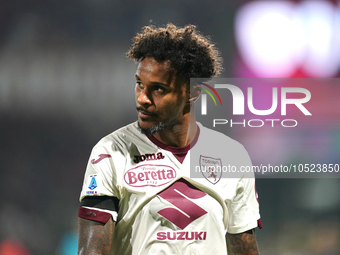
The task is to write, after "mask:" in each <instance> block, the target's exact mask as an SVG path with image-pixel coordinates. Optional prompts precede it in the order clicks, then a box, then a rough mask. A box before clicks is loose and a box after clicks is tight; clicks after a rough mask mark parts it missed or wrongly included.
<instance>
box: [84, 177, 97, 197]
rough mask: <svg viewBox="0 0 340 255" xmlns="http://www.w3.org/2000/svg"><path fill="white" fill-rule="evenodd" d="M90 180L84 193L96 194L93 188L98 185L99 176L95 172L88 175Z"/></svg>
mask: <svg viewBox="0 0 340 255" xmlns="http://www.w3.org/2000/svg"><path fill="white" fill-rule="evenodd" d="M89 179H90V182H89V185H88V186H87V188H88V189H89V190H87V191H86V195H92V196H96V195H97V191H96V190H95V189H96V188H97V187H98V181H99V176H98V175H97V174H93V175H90V178H89Z"/></svg>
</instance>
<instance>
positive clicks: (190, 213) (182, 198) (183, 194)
mask: <svg viewBox="0 0 340 255" xmlns="http://www.w3.org/2000/svg"><path fill="white" fill-rule="evenodd" d="M205 195H206V194H205V193H204V192H203V191H201V190H199V189H197V188H196V187H194V186H193V185H191V184H190V183H188V182H187V181H185V180H184V179H181V180H179V181H177V182H175V183H174V184H173V185H171V186H170V187H169V188H167V189H166V190H163V191H162V192H161V193H159V194H158V196H160V197H161V198H163V199H165V200H167V201H168V202H169V203H171V204H172V205H174V207H168V208H165V209H162V210H160V211H158V214H160V215H162V216H163V217H164V218H166V219H167V220H169V221H170V222H172V223H173V224H175V225H176V226H177V227H179V228H180V229H184V228H185V227H186V226H188V225H189V224H190V223H191V222H193V221H194V220H196V219H198V218H200V217H202V216H203V215H205V214H207V213H208V212H207V211H205V210H204V209H203V208H201V207H199V206H198V205H197V204H195V203H194V202H192V201H191V200H190V199H199V198H202V197H204V196H205ZM188 198H190V199H188ZM202 233H203V232H202Z"/></svg>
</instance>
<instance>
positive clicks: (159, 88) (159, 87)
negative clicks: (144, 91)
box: [154, 86, 164, 92]
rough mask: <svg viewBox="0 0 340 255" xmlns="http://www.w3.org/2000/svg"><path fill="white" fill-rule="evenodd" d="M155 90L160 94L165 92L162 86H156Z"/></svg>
mask: <svg viewBox="0 0 340 255" xmlns="http://www.w3.org/2000/svg"><path fill="white" fill-rule="evenodd" d="M154 90H155V91H158V92H162V91H164V88H163V87H161V86H155V88H154Z"/></svg>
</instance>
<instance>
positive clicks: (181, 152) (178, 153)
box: [147, 125, 200, 163]
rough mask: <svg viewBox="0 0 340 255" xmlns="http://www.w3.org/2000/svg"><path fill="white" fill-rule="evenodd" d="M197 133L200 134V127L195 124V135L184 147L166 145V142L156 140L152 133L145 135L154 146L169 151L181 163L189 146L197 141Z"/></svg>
mask: <svg viewBox="0 0 340 255" xmlns="http://www.w3.org/2000/svg"><path fill="white" fill-rule="evenodd" d="M199 135H200V128H199V126H198V125H197V132H196V135H195V137H194V139H193V140H192V142H191V143H190V144H189V145H187V146H185V147H174V146H169V145H166V144H164V143H162V142H160V141H158V140H157V139H156V138H155V137H154V136H152V135H148V136H147V137H148V138H149V140H150V141H151V142H152V143H154V144H155V145H156V146H158V147H160V148H162V149H163V150H167V151H170V152H171V153H172V154H173V155H174V156H175V157H176V158H177V159H178V161H179V162H181V163H183V161H184V158H185V156H186V155H187V153H188V151H189V150H190V148H192V147H194V145H195V144H196V143H197V140H198V137H199Z"/></svg>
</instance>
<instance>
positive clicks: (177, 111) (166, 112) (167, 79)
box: [135, 58, 189, 135]
mask: <svg viewBox="0 0 340 255" xmlns="http://www.w3.org/2000/svg"><path fill="white" fill-rule="evenodd" d="M176 78H177V77H176V75H175V71H174V70H173V69H172V68H171V67H170V65H169V63H168V62H167V61H164V62H157V61H156V60H155V59H153V58H145V59H143V60H142V61H141V62H140V63H139V65H138V68H137V72H136V88H135V97H136V104H137V110H138V124H139V127H140V129H141V131H142V133H145V134H147V135H150V134H155V133H157V132H159V131H162V130H164V129H169V130H171V129H172V128H173V127H174V126H175V125H177V124H181V118H182V117H183V115H184V113H185V112H184V108H185V105H186V103H187V100H188V99H189V92H188V91H187V89H186V86H185V85H184V84H183V83H180V82H178V79H177V80H176Z"/></svg>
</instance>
